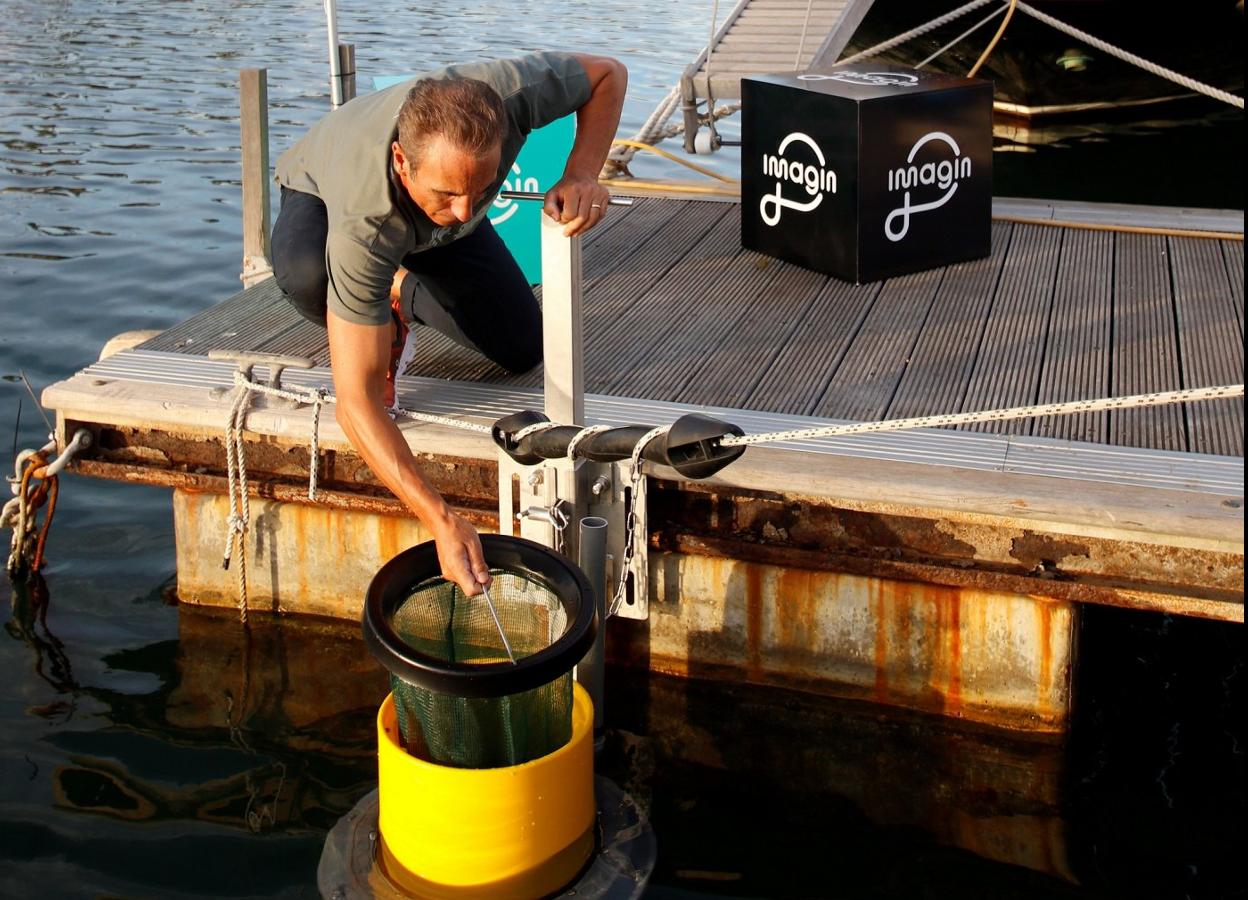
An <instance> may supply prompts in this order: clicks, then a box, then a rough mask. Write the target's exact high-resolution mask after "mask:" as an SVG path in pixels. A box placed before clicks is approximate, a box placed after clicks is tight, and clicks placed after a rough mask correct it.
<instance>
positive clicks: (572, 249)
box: [542, 215, 585, 425]
mask: <svg viewBox="0 0 1248 900" xmlns="http://www.w3.org/2000/svg"><path fill="white" fill-rule="evenodd" d="M581 290H582V282H581V239H580V237H579V236H578V237H573V238H567V237H564V236H563V226H562V225H561V224H559V223H558V222H556V221H555V220H553V219H551V218H550V217H549V216H546V215H543V216H542V354H543V361H544V367H545V385H544V387H545V395H546V410H545V411H546V415H547V416H549V417H550V419H551V421H552V422H561V423H564V424H568V425H571V424H580V423H583V422H584V421H585V367H584V356H583V354H584V325H583V321H582V313H581Z"/></svg>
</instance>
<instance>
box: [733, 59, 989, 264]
mask: <svg viewBox="0 0 1248 900" xmlns="http://www.w3.org/2000/svg"><path fill="white" fill-rule="evenodd" d="M741 89H742V95H741V96H742V147H741V168H742V176H741V243H742V245H743V246H744V247H746V248H748V249H751V250H757V251H760V252H763V253H767V254H769V255H771V256H776V257H779V258H781V259H785V260H789V261H790V262H795V263H798V264H799V265H803V266H806V267H807V268H811V269H815V270H816V271H820V272H825V273H827V274H830V275H836V276H837V277H840V278H844V279H846V280H848V281H855V282H864V281H875V280H878V279H881V278H887V277H890V276H893V275H900V274H904V273H906V272H915V271H919V270H921V269H926V268H932V267H934V266H940V265H945V264H948V263H953V262H960V261H962V260H967V259H976V258H978V257H982V256H987V255H988V252H989V245H990V241H991V224H992V223H991V219H992V85H991V83H990V82H987V81H983V80H979V79H965V78H957V77H954V76H949V75H941V74H937V73H929V72H915V71H913V70H910V69H903V68H900V67H894V66H879V65H873V66H871V67H869V68H862V67H853V66H850V67H836V68H834V69H830V70H828V71H826V72H819V73H805V74H802V75H794V74H781V75H765V76H758V77H754V78H747V79H743V80H742V84H741Z"/></svg>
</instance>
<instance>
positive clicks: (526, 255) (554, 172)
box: [373, 75, 576, 284]
mask: <svg viewBox="0 0 1248 900" xmlns="http://www.w3.org/2000/svg"><path fill="white" fill-rule="evenodd" d="M413 77H415V76H413V75H387V76H384V77H378V78H374V79H373V87H374V89H376V90H381V89H382V88H387V87H390V86H391V85H393V84H398V83H399V82H400V81H406V80H408V79H409V78H413ZM575 138H576V119H575V117H574V116H564V117H563V118H562V119H558V120H556V121H554V122H551V123H550V124H549V125H547V126H545V127H544V128H539V129H537V130H536V131H533V132H531V133H530V134H529V137H528V140H526V141H525V142H524V146H523V147H521V148H520V155H519V156H518V157H516V161H515V162H514V163H512V165H511V172H510V173H509V174H508V176H507V180H506V181H504V182H503V188H502V189H503V190H505V191H537V192H539V193H545V192H546V191H547V190H549V189H550V188H551V187H553V186H554V184H555V182H556V181H558V180H559V178H560V177H561V176H562V175H563V167H564V165H565V164H566V163H567V161H568V154H569V153H571V152H572V142H573V141H574V140H575ZM489 219H490V223H491V224H492V225H493V226H494V229H495V230H496V231H497V232H498V235H499V237H501V238H502V239H503V243H505V244H506V245H507V249H508V250H510V251H511V255H512V256H514V257H515V258H516V262H517V263H519V264H520V271H522V272H524V277H525V278H527V279H528V280H529V283H530V284H540V283H541V280H542V204H541V201H539V200H504V199H502V198H501V197H496V198H495V199H494V204H493V206H492V208H491V209H490V212H489Z"/></svg>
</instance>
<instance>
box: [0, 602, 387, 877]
mask: <svg viewBox="0 0 1248 900" xmlns="http://www.w3.org/2000/svg"><path fill="white" fill-rule="evenodd" d="M47 609H48V595H47V590H46V586H45V585H44V584H43V582H42V580H41V579H38V580H36V581H34V582H32V583H30V584H28V585H22V586H16V585H15V586H14V587H13V594H12V603H11V611H12V615H11V618H10V619H9V621H8V622H7V623H6V632H7V633H8V634H9V636H10V637H12V638H14V639H15V640H17V641H20V642H21V643H23V644H25V645H26V646H27V647H28V648H29V649H30V651H32V655H33V660H32V666H33V669H34V671H35V672H36V674H38V675H39V677H40V678H42V679H43V681H44V682H46V683H47V684H48V685H49V686H50V687H51V688H52V689H53V690H54V692H55V694H56V695H57V696H58V697H59V698H60V699H58V700H57V701H55V702H53V703H51V704H45V705H43V706H39V707H31V708H28V709H27V711H26V712H27V715H28V716H30V717H35V718H39V719H43V720H45V721H46V722H47V725H48V727H47V728H46V730H44V731H43V733H42V734H41V735H39V736H38V737H36V738H34V739H32V740H28V741H27V742H26V743H25V750H24V752H23V753H22V755H23V757H24V760H25V764H24V765H23V766H22V767H21V768H22V775H23V777H24V778H28V779H29V783H30V789H29V790H28V792H27V793H28V796H27V798H26V802H25V803H19V802H14V800H13V799H12V797H13V794H14V792H13V791H11V790H10V791H9V792H8V793H7V795H6V801H7V802H6V804H5V806H6V809H5V815H4V816H3V823H2V824H0V834H2V835H3V840H0V846H2V847H3V850H0V857H3V858H5V859H6V860H8V861H9V862H10V867H9V869H8V872H7V873H6V874H5V875H0V894H3V895H5V896H24V895H28V891H29V889H30V887H31V885H34V884H41V885H42V886H43V891H42V895H43V896H84V895H98V894H100V893H110V894H111V893H118V894H122V895H125V896H136V895H140V896H160V897H182V896H197V897H202V896H219V897H226V896H230V897H236V896H238V897H241V896H264V897H268V896H315V893H316V892H315V888H314V879H315V870H316V862H317V859H318V858H319V854H320V843H321V839H322V836H323V834H324V832H325V831H327V830H328V829H329V828H330V827H331V826H332V825H333V823H334V822H335V821H337V819H338V818H339V817H340V816H341V815H343V814H344V813H345V812H346V811H347V810H349V809H350V808H351V806H352V805H353V804H354V803H355V801H356V800H357V799H358V797H359V796H360V795H361V794H362V793H364V792H366V791H367V790H368V789H370V788H371V786H372V783H373V781H374V780H375V777H376V769H375V764H374V747H375V739H374V730H373V729H374V726H373V716H374V713H375V710H376V706H377V704H378V703H379V701H380V699H381V697H382V696H384V693H385V689H386V683H385V678H384V677H383V675H382V673H381V671H380V669H379V668H378V667H377V666H376V665H374V664H373V662H372V660H371V659H370V658H368V656H367V654H365V653H364V652H363V649H362V645H361V644H360V642H359V640H358V634H357V631H358V629H356V628H353V627H351V626H350V625H348V624H345V623H323V622H304V621H289V620H278V619H275V618H272V617H253V622H252V623H251V625H250V626H249V627H247V628H244V627H243V626H242V625H241V624H240V623H239V622H238V620H237V617H236V616H234V615H221V614H213V613H201V612H198V611H196V610H195V609H191V608H183V609H180V610H179V612H178V636H177V639H176V640H162V641H159V642H156V643H149V644H146V645H142V646H137V647H132V648H128V649H122V650H118V651H114V652H112V653H110V654H108V655H107V656H105V657H104V659H103V662H104V663H105V665H106V666H107V667H108V669H109V670H110V671H111V672H112V673H115V674H118V675H120V676H122V681H121V684H122V685H123V688H122V689H118V690H111V689H108V688H106V687H101V686H99V685H91V684H88V683H85V682H76V681H75V680H74V677H73V674H72V671H73V668H72V664H71V660H70V657H69V656H68V654H67V653H66V649H65V644H64V643H63V642H62V641H61V640H60V639H58V638H57V637H56V635H55V634H53V633H52V632H51V631H50V630H49V629H48V626H47V618H46V613H47ZM126 676H129V678H136V679H137V680H138V683H141V684H144V685H149V686H151V687H150V689H148V690H140V691H134V690H128V689H125V688H124V685H126V684H129V683H130V682H129V679H128V678H127V677H126ZM75 707H78V708H79V710H80V711H79V713H78V714H77V715H75ZM14 744H16V742H11V743H10V746H9V747H8V754H7V755H10V756H11V755H12V754H13V752H14V750H15V749H16V748H15V746H14ZM12 768H14V767H13V766H10V769H12ZM9 777H10V779H11V778H12V777H13V775H12V774H10V776H9ZM188 839H189V840H188Z"/></svg>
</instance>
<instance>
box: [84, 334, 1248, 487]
mask: <svg viewBox="0 0 1248 900" xmlns="http://www.w3.org/2000/svg"><path fill="white" fill-rule="evenodd" d="M81 374H82V375H83V376H86V377H89V378H96V379H101V380H109V379H112V380H118V381H129V382H139V383H146V384H163V385H175V386H185V387H189V388H196V389H200V390H203V389H212V388H223V389H226V390H230V389H232V388H233V384H234V381H233V378H234V366H233V364H232V363H228V362H216V361H212V360H208V359H205V358H203V357H192V356H186V355H183V354H178V353H168V352H162V351H153V350H127V351H124V352H122V353H118V354H116V355H114V356H111V357H109V358H108V359H106V360H103V361H101V362H97V363H94V364H92V365H91V366H88V367H87V368H86V369H85V370H83V372H82V373H81ZM266 376H267V372H266V371H265V367H264V366H257V367H256V377H257V378H258V379H261V380H262V379H264V378H265V377H266ZM282 383H283V385H285V386H288V387H295V388H326V389H329V388H332V379H331V376H330V372H329V370H328V369H325V368H318V369H308V370H295V369H287V370H286V372H285V373H284V375H283V380H282ZM398 387H399V391H398V394H399V400H400V404H401V405H402V406H404V407H406V408H409V409H416V410H420V411H422V412H429V413H434V414H437V415H442V416H455V417H462V418H470V419H474V420H477V421H486V422H492V421H494V420H496V419H499V418H501V417H503V416H506V415H509V414H511V413H514V412H516V411H518V410H522V409H538V410H540V409H541V408H542V394H541V391H540V390H537V389H533V388H517V387H509V386H504V385H490V384H482V383H479V382H462V381H442V380H438V379H432V378H418V377H413V376H402V377H400V378H399V382H398ZM585 410H586V419H587V421H586V423H585V424H587V425H598V424H602V425H612V426H619V425H631V424H654V425H663V424H668V423H670V422H673V421H675V420H676V419H677V418H679V417H680V416H682V415H685V414H687V413H690V412H702V413H705V414H707V415H711V416H714V417H716V418H720V419H723V420H725V421H728V422H733V423H735V424H737V425H739V426H740V427H741V428H742V429H744V431H745V432H746V433H747V434H753V433H759V432H768V431H782V430H788V429H795V428H809V427H812V426H817V425H825V424H835V423H837V422H838V421H840V420H834V419H817V418H811V417H807V416H795V415H781V414H777V413H768V412H755V411H750V410H739V409H730V408H726V407H707V406H691V405H686V404H679V403H667V402H663V401H656V400H645V399H637V398H631V397H609V396H603V395H598V394H590V395H587V396H586V398H585ZM224 411H225V407H224V406H223V407H222V414H223V415H224ZM770 446H773V447H776V448H779V449H784V450H792V451H797V452H802V453H813V454H823V455H831V456H841V457H847V458H859V459H876V460H887V461H893V462H903V463H922V464H925V465H941V466H948V467H951V468H958V469H971V470H978V471H993V472H1010V473H1017V474H1022V475H1035V476H1043V477H1050V478H1063V479H1069V480H1073V481H1091V482H1099V483H1108V484H1122V485H1136V486H1141V487H1152V488H1168V489H1173V490H1184V491H1195V492H1200V493H1208V494H1216V495H1225V496H1231V497H1240V496H1242V495H1243V492H1244V469H1243V460H1242V459H1239V458H1236V457H1223V456H1207V455H1200V454H1192V453H1181V452H1173V451H1164V450H1148V449H1140V448H1133V447H1112V446H1108V445H1102V444H1087V443H1079V442H1074V441H1061V440H1052V439H1046V438H1036V437H1019V436H1011V435H995V434H984V433H975V432H951V431H940V430H935V429H927V430H916V431H904V432H891V433H886V434H863V435H849V436H844V437H838V438H835V439H820V440H805V441H788V442H784V443H777V444H773V445H770Z"/></svg>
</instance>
